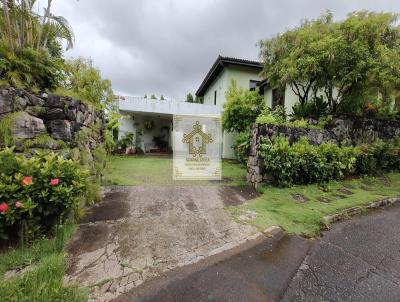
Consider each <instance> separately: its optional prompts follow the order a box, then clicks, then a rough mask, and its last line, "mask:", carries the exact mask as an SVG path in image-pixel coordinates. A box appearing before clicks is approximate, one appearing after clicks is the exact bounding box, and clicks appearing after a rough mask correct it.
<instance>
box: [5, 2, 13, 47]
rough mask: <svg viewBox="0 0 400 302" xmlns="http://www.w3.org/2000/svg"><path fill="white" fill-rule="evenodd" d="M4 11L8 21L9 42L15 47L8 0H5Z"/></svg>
mask: <svg viewBox="0 0 400 302" xmlns="http://www.w3.org/2000/svg"><path fill="white" fill-rule="evenodd" d="M3 13H4V19H5V21H6V33H7V36H8V43H9V45H10V48H11V49H13V48H14V43H13V38H12V31H11V22H10V14H9V11H8V0H3Z"/></svg>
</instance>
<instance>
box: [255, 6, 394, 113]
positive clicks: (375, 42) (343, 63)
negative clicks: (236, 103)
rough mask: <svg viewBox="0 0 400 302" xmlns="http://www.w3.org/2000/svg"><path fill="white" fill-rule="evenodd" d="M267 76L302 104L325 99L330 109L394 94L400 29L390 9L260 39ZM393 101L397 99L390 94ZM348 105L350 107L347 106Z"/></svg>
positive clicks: (318, 21) (327, 18) (308, 24)
mask: <svg viewBox="0 0 400 302" xmlns="http://www.w3.org/2000/svg"><path fill="white" fill-rule="evenodd" d="M260 48H261V51H260V57H261V59H262V61H263V63H264V70H263V75H264V76H265V77H266V78H267V79H268V80H269V82H270V83H271V85H272V86H273V87H285V86H286V85H289V86H290V87H291V89H292V90H293V92H294V93H295V94H296V95H297V96H298V97H299V101H300V104H301V105H305V104H306V103H307V102H309V101H313V100H315V99H316V98H317V97H322V98H323V99H324V101H325V102H327V105H328V107H329V109H330V110H331V111H332V112H335V111H337V110H338V105H339V101H340V105H341V106H342V107H344V106H347V107H352V105H354V104H356V101H357V100H360V99H362V100H366V99H367V98H368V97H377V96H378V95H380V96H381V97H383V98H385V97H387V98H388V100H389V99H390V97H389V95H391V96H393V91H398V89H399V86H400V27H399V25H398V15H397V14H392V13H374V12H367V11H361V12H354V13H351V14H349V15H348V17H347V18H346V19H345V20H343V21H338V22H334V21H333V17H332V14H331V13H329V12H328V13H326V14H324V15H322V16H321V17H320V18H318V19H315V20H311V21H309V20H306V21H303V22H302V24H301V25H300V26H299V27H297V28H295V29H292V30H288V31H286V32H284V33H281V34H278V35H277V36H275V37H273V38H272V39H268V40H265V41H261V42H260ZM391 99H393V98H391ZM348 109H349V108H348Z"/></svg>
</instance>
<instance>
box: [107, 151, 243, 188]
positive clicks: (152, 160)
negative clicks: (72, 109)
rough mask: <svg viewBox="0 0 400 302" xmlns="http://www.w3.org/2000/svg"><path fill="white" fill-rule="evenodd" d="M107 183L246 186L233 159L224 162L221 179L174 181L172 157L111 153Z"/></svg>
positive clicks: (241, 173) (108, 162)
mask: <svg viewBox="0 0 400 302" xmlns="http://www.w3.org/2000/svg"><path fill="white" fill-rule="evenodd" d="M105 174H106V175H105V183H104V184H105V185H120V186H135V185H193V184H202V185H213V184H220V183H223V184H225V185H243V184H245V183H246V170H245V168H244V167H243V166H241V165H239V164H237V163H236V162H234V161H223V162H222V181H221V182H209V181H174V180H172V159H171V158H166V157H153V156H148V157H147V156H137V157H136V156H110V157H109V158H108V160H107V166H106V173H105Z"/></svg>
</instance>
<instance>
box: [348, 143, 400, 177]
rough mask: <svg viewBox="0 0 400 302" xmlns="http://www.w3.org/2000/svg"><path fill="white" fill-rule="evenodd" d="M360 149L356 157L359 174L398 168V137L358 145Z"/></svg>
mask: <svg viewBox="0 0 400 302" xmlns="http://www.w3.org/2000/svg"><path fill="white" fill-rule="evenodd" d="M359 148H360V150H361V151H362V152H361V153H360V155H359V156H358V158H357V163H356V167H357V171H358V172H359V173H360V174H370V175H375V174H377V173H378V172H380V171H399V170H400V139H399V138H397V139H394V140H390V141H382V140H378V141H376V142H374V143H372V144H370V145H366V144H364V145H361V146H359Z"/></svg>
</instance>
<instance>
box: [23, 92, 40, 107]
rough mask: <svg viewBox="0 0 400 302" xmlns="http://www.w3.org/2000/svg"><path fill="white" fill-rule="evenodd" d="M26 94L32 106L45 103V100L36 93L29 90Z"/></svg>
mask: <svg viewBox="0 0 400 302" xmlns="http://www.w3.org/2000/svg"><path fill="white" fill-rule="evenodd" d="M25 95H26V96H27V97H28V99H29V103H30V104H31V105H32V106H43V105H44V100H42V99H41V98H39V97H37V96H36V95H33V94H30V93H28V92H26V93H25Z"/></svg>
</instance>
